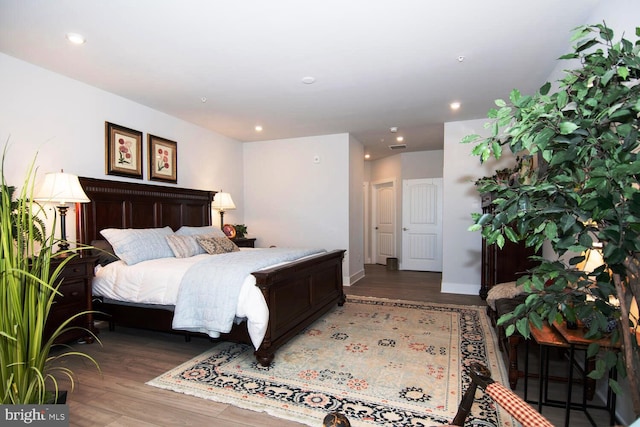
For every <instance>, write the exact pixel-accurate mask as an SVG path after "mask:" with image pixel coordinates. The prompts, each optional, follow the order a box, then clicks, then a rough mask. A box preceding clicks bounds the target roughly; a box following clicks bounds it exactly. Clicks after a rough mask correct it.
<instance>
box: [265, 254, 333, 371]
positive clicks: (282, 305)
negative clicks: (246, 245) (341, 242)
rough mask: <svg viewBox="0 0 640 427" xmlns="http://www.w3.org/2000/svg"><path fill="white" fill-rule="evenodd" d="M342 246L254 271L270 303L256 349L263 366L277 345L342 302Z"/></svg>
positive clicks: (269, 361)
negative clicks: (267, 317) (266, 321)
mask: <svg viewBox="0 0 640 427" xmlns="http://www.w3.org/2000/svg"><path fill="white" fill-rule="evenodd" d="M344 253H345V251H344V250H334V251H331V252H327V253H326V254H323V255H319V256H314V257H313V258H311V259H305V260H302V261H296V262H293V263H290V264H287V265H286V266H284V267H276V268H271V269H267V270H261V271H258V272H255V273H253V275H254V276H255V277H256V286H258V287H259V288H260V290H261V291H262V294H263V295H264V298H265V300H266V302H267V306H268V307H269V326H268V328H267V333H266V335H265V337H264V340H263V342H262V345H261V346H260V348H259V349H258V350H257V351H256V352H255V354H256V358H257V360H258V362H260V364H262V365H263V366H269V364H270V363H271V362H272V361H273V358H274V353H275V351H276V349H278V348H279V347H281V346H282V345H283V344H285V343H286V342H288V341H289V340H290V339H291V338H293V337H294V336H295V335H297V334H298V333H299V332H300V331H302V330H303V329H305V328H306V327H308V326H309V325H311V324H312V323H313V322H314V321H315V320H317V319H318V318H319V317H320V316H322V315H323V314H325V313H326V312H327V311H329V310H330V309H331V308H332V307H334V306H335V305H336V304H337V305H342V304H344V302H345V294H344V290H343V288H342V260H343V258H344Z"/></svg>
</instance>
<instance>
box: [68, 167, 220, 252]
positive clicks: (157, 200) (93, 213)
mask: <svg viewBox="0 0 640 427" xmlns="http://www.w3.org/2000/svg"><path fill="white" fill-rule="evenodd" d="M79 179H80V184H81V185H82V188H83V189H84V192H85V193H86V194H87V197H89V199H91V202H90V203H82V204H77V205H76V212H77V213H78V214H77V215H76V239H77V240H78V242H79V243H84V244H87V245H88V244H91V241H93V240H101V239H103V237H102V236H101V235H100V230H102V229H105V228H156V227H165V226H167V225H168V226H169V227H171V228H173V229H174V230H177V229H178V228H180V226H182V225H189V226H202V225H211V201H212V200H213V196H214V195H215V192H214V191H205V190H192V189H186V188H178V187H164V186H160V185H150V184H142V183H131V182H122V181H109V180H104V179H96V178H84V177H80V178H79Z"/></svg>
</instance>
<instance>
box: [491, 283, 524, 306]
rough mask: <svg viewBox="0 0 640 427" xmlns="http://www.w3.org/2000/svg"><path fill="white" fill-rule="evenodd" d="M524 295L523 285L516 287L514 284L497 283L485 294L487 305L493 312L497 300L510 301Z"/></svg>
mask: <svg viewBox="0 0 640 427" xmlns="http://www.w3.org/2000/svg"><path fill="white" fill-rule="evenodd" d="M522 293H524V285H520V286H518V284H517V283H516V282H504V283H498V284H497V285H495V286H494V287H492V288H491V289H489V293H488V294H487V305H488V306H489V307H491V308H492V309H493V310H494V311H495V309H496V301H497V300H499V299H503V298H506V299H511V298H515V297H517V296H518V295H520V294H522Z"/></svg>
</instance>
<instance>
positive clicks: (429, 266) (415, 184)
mask: <svg viewBox="0 0 640 427" xmlns="http://www.w3.org/2000/svg"><path fill="white" fill-rule="evenodd" d="M442 188H443V182H442V178H430V179H407V180H404V181H403V182H402V237H401V239H402V260H401V263H400V268H401V269H402V270H415V271H434V272H442V193H443V191H442Z"/></svg>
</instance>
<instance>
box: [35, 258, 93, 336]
mask: <svg viewBox="0 0 640 427" xmlns="http://www.w3.org/2000/svg"><path fill="white" fill-rule="evenodd" d="M96 260H97V257H94V256H76V257H74V258H72V259H71V260H70V261H69V262H67V264H66V265H65V266H64V268H63V269H62V271H61V273H60V275H59V276H58V283H60V287H59V288H58V291H59V292H60V293H61V295H57V296H56V297H55V299H54V302H53V304H52V306H51V311H50V312H49V318H48V319H47V324H46V326H45V336H46V337H49V336H51V334H52V333H53V331H55V329H56V328H58V327H59V326H60V325H61V324H62V323H64V322H65V321H66V320H67V319H69V318H71V317H72V316H73V315H75V314H77V313H81V312H83V311H91V310H92V308H93V305H92V295H91V293H92V292H91V281H92V279H93V269H94V267H95V264H96ZM61 262H62V259H61V258H52V259H51V271H52V272H53V271H54V270H55V269H56V268H58V266H59V265H60V263H61ZM69 326H79V327H82V328H85V329H88V330H91V331H94V332H95V330H94V328H93V315H92V314H91V313H87V314H84V315H82V316H79V317H77V318H76V319H74V321H73V322H71V324H70V325H69ZM78 340H84V341H86V342H92V341H93V337H92V336H91V335H90V334H87V332H86V331H85V330H84V329H79V328H78V329H71V330H70V331H68V332H65V333H64V334H62V335H60V337H59V338H58V339H56V343H62V342H70V341H78Z"/></svg>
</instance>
